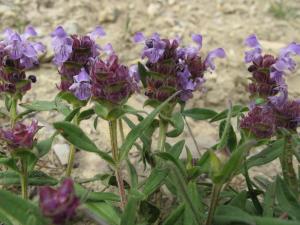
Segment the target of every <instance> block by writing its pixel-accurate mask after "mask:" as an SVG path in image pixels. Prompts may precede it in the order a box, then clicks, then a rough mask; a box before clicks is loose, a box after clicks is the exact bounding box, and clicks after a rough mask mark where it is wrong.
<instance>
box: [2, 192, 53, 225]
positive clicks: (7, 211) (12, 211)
mask: <svg viewBox="0 0 300 225" xmlns="http://www.w3.org/2000/svg"><path fill="white" fill-rule="evenodd" d="M3 214H4V215H5V216H6V219H7V220H9V221H10V222H11V224H13V225H24V224H27V221H28V219H29V218H30V217H31V218H32V217H34V218H35V221H36V222H35V225H47V224H50V223H49V222H48V221H46V220H45V219H44V218H43V216H42V215H41V213H40V211H39V209H38V207H36V206H35V205H33V204H32V203H31V202H29V201H26V200H24V199H22V198H21V197H19V196H17V195H14V194H12V193H10V192H8V191H4V190H0V215H3ZM0 218H1V217H0ZM31 218H30V219H31ZM31 220H32V219H31Z"/></svg>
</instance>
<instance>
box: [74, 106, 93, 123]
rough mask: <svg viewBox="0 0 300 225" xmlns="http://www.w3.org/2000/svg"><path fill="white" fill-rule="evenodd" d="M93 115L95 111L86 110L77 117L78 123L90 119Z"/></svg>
mask: <svg viewBox="0 0 300 225" xmlns="http://www.w3.org/2000/svg"><path fill="white" fill-rule="evenodd" d="M94 114H95V110H94V109H87V110H84V111H82V112H81V113H80V114H79V116H78V122H80V121H82V120H88V119H90V118H91V117H92V116H93V115H94Z"/></svg>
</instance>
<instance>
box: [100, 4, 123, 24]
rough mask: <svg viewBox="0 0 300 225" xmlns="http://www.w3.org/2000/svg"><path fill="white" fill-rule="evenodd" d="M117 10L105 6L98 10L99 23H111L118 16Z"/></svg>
mask: <svg viewBox="0 0 300 225" xmlns="http://www.w3.org/2000/svg"><path fill="white" fill-rule="evenodd" d="M118 14H119V12H118V10H117V9H116V8H113V7H107V8H105V9H104V10H102V11H101V12H100V15H99V18H98V20H99V22H100V23H112V22H115V21H116V20H117V18H118Z"/></svg>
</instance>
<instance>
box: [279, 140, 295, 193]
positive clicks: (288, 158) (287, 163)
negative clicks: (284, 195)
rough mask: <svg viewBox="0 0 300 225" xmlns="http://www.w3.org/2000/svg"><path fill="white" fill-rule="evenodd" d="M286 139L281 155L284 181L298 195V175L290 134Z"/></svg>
mask: <svg viewBox="0 0 300 225" xmlns="http://www.w3.org/2000/svg"><path fill="white" fill-rule="evenodd" d="M285 139H286V143H285V146H284V150H283V153H282V155H281V157H280V163H281V168H282V175H283V178H284V181H285V182H286V183H287V185H288V187H289V188H290V190H291V191H293V192H294V193H295V194H296V195H298V184H297V175H296V172H295V170H294V164H293V149H292V144H291V137H290V136H288V137H286V138H285Z"/></svg>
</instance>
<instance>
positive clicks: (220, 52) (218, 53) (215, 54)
mask: <svg viewBox="0 0 300 225" xmlns="http://www.w3.org/2000/svg"><path fill="white" fill-rule="evenodd" d="M225 57H226V53H225V51H224V49H223V48H217V49H215V50H212V51H210V52H209V53H208V55H207V57H206V59H205V62H204V64H205V67H206V68H210V69H211V70H214V69H215V64H214V62H213V60H214V59H215V58H225Z"/></svg>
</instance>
